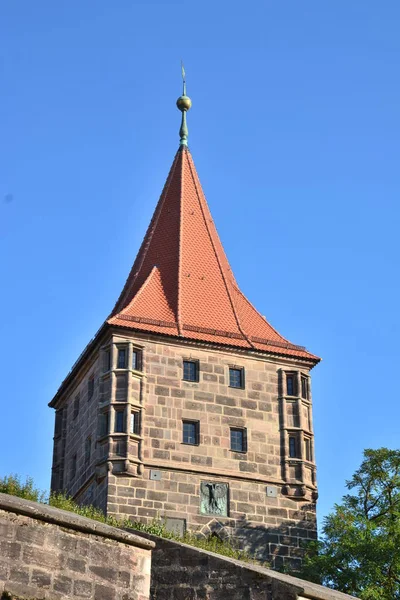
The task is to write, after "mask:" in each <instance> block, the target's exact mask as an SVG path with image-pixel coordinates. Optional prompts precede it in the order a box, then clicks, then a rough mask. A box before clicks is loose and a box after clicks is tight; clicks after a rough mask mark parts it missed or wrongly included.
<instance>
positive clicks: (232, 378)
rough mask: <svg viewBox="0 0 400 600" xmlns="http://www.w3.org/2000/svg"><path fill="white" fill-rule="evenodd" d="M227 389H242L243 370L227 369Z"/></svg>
mask: <svg viewBox="0 0 400 600" xmlns="http://www.w3.org/2000/svg"><path fill="white" fill-rule="evenodd" d="M229 387H233V388H244V369H235V368H230V369H229Z"/></svg>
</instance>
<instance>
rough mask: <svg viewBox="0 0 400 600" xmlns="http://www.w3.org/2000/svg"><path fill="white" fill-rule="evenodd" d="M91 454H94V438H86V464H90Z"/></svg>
mask: <svg viewBox="0 0 400 600" xmlns="http://www.w3.org/2000/svg"><path fill="white" fill-rule="evenodd" d="M91 452H92V438H91V437H88V438H86V442H85V462H86V463H88V462H90V455H91ZM86 466H87V465H86Z"/></svg>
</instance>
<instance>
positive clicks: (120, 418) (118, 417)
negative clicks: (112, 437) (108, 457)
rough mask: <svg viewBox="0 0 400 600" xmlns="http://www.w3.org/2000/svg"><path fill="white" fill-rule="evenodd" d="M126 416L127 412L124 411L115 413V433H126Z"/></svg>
mask: <svg viewBox="0 0 400 600" xmlns="http://www.w3.org/2000/svg"><path fill="white" fill-rule="evenodd" d="M124 416H125V412H124V411H123V410H117V411H115V424H114V431H115V433H123V432H124V430H125V427H124Z"/></svg>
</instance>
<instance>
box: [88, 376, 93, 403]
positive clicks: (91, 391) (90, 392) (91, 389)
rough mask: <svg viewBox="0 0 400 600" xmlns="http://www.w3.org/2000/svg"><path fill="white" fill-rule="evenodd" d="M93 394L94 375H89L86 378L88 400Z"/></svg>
mask: <svg viewBox="0 0 400 600" xmlns="http://www.w3.org/2000/svg"><path fill="white" fill-rule="evenodd" d="M93 394H94V375H91V376H90V377H89V379H88V400H90V399H91V398H92V396H93Z"/></svg>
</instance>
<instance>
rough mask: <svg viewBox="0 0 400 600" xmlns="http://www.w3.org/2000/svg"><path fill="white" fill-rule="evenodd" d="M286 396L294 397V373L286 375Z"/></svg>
mask: <svg viewBox="0 0 400 600" xmlns="http://www.w3.org/2000/svg"><path fill="white" fill-rule="evenodd" d="M286 394H287V395H288V396H295V395H296V376H295V374H294V373H288V374H287V375H286Z"/></svg>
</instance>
